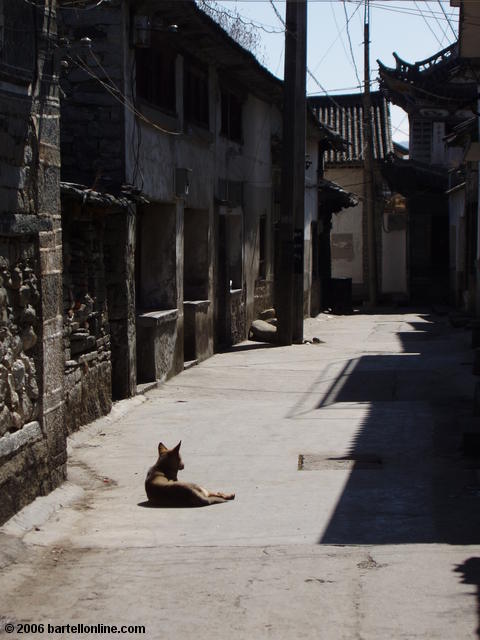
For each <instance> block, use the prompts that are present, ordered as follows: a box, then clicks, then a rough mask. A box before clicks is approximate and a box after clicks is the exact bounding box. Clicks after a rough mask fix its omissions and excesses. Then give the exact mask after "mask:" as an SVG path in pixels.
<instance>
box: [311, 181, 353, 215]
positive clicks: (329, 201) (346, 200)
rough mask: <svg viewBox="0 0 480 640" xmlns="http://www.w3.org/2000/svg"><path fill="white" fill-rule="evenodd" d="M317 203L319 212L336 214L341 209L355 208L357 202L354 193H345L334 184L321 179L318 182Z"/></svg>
mask: <svg viewBox="0 0 480 640" xmlns="http://www.w3.org/2000/svg"><path fill="white" fill-rule="evenodd" d="M318 202H319V205H320V211H325V212H327V213H338V212H339V211H341V210H342V209H348V208H349V207H356V206H357V204H358V202H359V200H358V197H357V196H356V195H355V194H354V193H350V192H349V191H346V190H345V189H344V188H343V187H341V186H340V185H339V184H337V183H336V182H332V181H331V180H325V179H324V178H321V179H320V180H319V181H318Z"/></svg>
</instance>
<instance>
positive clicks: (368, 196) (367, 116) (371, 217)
mask: <svg viewBox="0 0 480 640" xmlns="http://www.w3.org/2000/svg"><path fill="white" fill-rule="evenodd" d="M364 82H365V89H364V94H363V131H364V143H365V146H364V149H365V151H364V166H365V207H366V214H367V246H368V297H369V303H370V306H371V307H373V306H375V305H376V304H377V251H376V240H375V235H376V234H375V174H374V166H373V135H372V99H371V96H370V7H369V0H365V16H364Z"/></svg>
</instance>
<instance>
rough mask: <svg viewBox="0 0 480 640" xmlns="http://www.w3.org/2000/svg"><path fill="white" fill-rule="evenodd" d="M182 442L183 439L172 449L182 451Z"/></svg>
mask: <svg viewBox="0 0 480 640" xmlns="http://www.w3.org/2000/svg"><path fill="white" fill-rule="evenodd" d="M181 444H182V441H181V440H180V442H179V443H178V444H177V446H176V447H174V448H173V449H172V451H176V452H177V453H180V445H181Z"/></svg>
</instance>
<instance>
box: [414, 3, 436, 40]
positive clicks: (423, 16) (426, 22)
mask: <svg viewBox="0 0 480 640" xmlns="http://www.w3.org/2000/svg"><path fill="white" fill-rule="evenodd" d="M413 1H414V5H415V6H416V7H417V9H418V10H419V11H420V14H421V16H422V18H423V20H424V21H425V24H426V25H427V27H428V28H429V30H430V31H431V33H432V34H433V37H434V38H435V40H436V41H437V42H438V45H439V46H440V47H441V46H442V43H441V41H440V38H439V37H438V36H437V34H436V33H435V31H434V30H433V29H432V27H431V25H430V23H429V22H428V20H427V18H426V17H425V15H424V13H423V12H422V10H421V9H420V7H419V6H418V4H417V0H413Z"/></svg>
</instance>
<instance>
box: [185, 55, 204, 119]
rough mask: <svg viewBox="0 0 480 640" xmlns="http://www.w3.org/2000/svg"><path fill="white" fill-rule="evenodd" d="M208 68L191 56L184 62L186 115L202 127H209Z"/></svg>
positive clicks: (186, 117)
mask: <svg viewBox="0 0 480 640" xmlns="http://www.w3.org/2000/svg"><path fill="white" fill-rule="evenodd" d="M208 93H209V92H208V68H207V67H204V66H202V65H201V64H199V63H198V62H195V61H193V60H191V59H189V58H185V64H184V116H185V119H186V120H187V121H189V122H191V123H193V124H197V125H200V126H201V127H206V128H207V129H208V128H209V123H210V118H209V113H208V111H209V100H208Z"/></svg>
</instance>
